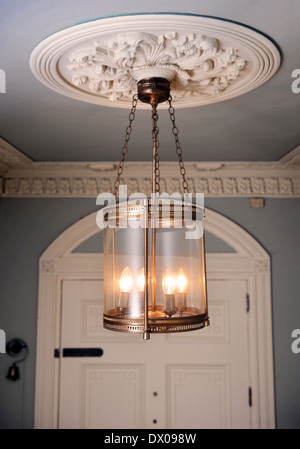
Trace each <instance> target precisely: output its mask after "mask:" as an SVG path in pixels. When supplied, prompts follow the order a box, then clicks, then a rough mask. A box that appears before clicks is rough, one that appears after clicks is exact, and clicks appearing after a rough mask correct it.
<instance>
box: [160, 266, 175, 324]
mask: <svg viewBox="0 0 300 449" xmlns="http://www.w3.org/2000/svg"><path fill="white" fill-rule="evenodd" d="M162 289H163V292H164V294H165V308H164V312H165V313H166V314H167V315H168V316H169V317H171V316H172V315H174V313H176V308H175V290H176V279H175V277H174V276H173V274H172V273H171V271H170V270H169V269H168V268H167V269H166V270H165V271H164V274H163V278H162Z"/></svg>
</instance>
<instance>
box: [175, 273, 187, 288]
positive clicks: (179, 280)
mask: <svg viewBox="0 0 300 449" xmlns="http://www.w3.org/2000/svg"><path fill="white" fill-rule="evenodd" d="M186 287H187V277H186V275H185V274H184V271H183V269H182V268H180V270H179V271H178V273H177V275H176V291H177V292H178V293H186Z"/></svg>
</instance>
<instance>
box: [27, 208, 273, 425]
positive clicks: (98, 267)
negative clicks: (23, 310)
mask: <svg viewBox="0 0 300 449" xmlns="http://www.w3.org/2000/svg"><path fill="white" fill-rule="evenodd" d="M97 213H98V212H93V213H92V214H89V215H88V216H86V217H84V218H82V219H80V220H79V221H78V222H76V223H75V224H73V225H72V226H71V227H69V228H68V229H67V230H66V231H64V232H63V233H62V234H61V235H59V236H58V237H57V238H56V239H55V240H54V242H53V243H52V244H51V245H50V246H49V247H48V248H47V249H46V250H45V252H44V253H43V254H42V256H41V257H40V264H39V300H38V321H37V355H36V388H35V428H38V429H39V428H46V429H55V428H57V424H58V408H59V367H60V359H59V358H55V357H54V351H55V349H57V348H60V325H61V296H62V283H63V281H64V280H66V279H76V280H84V279H99V278H100V279H101V277H103V256H102V255H99V254H79V253H72V251H73V250H74V249H75V248H76V247H77V246H78V245H80V244H81V243H82V242H84V241H85V240H87V239H88V238H90V237H92V236H93V235H95V234H96V233H98V232H99V228H98V227H97V225H96V215H97ZM205 229H206V231H208V232H210V233H212V234H213V235H215V236H216V237H218V238H220V239H221V240H223V241H224V242H226V243H227V244H228V245H230V246H231V247H232V248H233V249H234V250H235V251H236V252H234V253H209V254H207V256H206V259H207V273H208V279H209V280H210V279H218V280H220V279H223V280H230V279H238V280H245V281H246V282H247V287H248V288H247V292H248V295H249V298H250V310H249V313H248V314H247V317H248V330H249V335H248V338H249V366H250V373H249V374H250V379H251V388H252V407H251V426H252V428H263V429H268V428H274V427H275V409H274V407H275V403H274V370H273V342H272V308H271V305H272V304H271V282H270V281H271V278H270V256H269V254H268V253H267V252H266V250H265V249H264V248H263V247H262V246H261V245H260V243H259V242H257V241H256V240H255V239H254V238H253V237H252V236H251V235H250V234H249V233H248V232H247V231H245V230H244V229H243V228H241V227H240V226H238V225H237V224H236V223H234V222H233V221H231V220H229V219H228V218H226V217H224V216H223V215H221V214H219V213H217V212H215V211H212V210H210V209H205ZM245 307H246V298H245Z"/></svg>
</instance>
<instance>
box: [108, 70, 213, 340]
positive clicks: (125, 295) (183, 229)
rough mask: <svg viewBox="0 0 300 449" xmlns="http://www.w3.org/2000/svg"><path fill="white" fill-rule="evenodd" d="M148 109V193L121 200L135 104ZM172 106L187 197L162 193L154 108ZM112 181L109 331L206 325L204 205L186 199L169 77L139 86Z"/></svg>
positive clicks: (178, 149)
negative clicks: (150, 149) (150, 151)
mask: <svg viewBox="0 0 300 449" xmlns="http://www.w3.org/2000/svg"><path fill="white" fill-rule="evenodd" d="M138 100H140V101H143V102H145V103H149V104H150V105H151V106H152V141H153V154H152V156H153V158H152V161H153V170H152V194H151V196H150V197H146V196H145V195H143V194H137V195H134V198H129V199H128V198H125V199H123V200H118V199H117V195H118V193H119V190H120V188H121V186H120V177H121V174H122V171H123V165H124V159H125V155H126V153H127V150H128V147H127V145H128V141H129V139H130V133H131V125H132V121H133V120H134V117H135V110H136V105H137V101H138ZM163 101H169V113H170V117H171V121H172V127H173V128H172V129H173V134H174V138H175V143H176V152H177V156H178V160H179V166H180V173H181V176H182V179H183V182H182V185H183V190H184V196H183V197H181V196H180V195H179V194H178V195H177V196H176V195H175V196H174V195H172V196H171V197H168V195H166V194H164V195H163V194H161V193H160V182H159V177H160V173H159V156H158V127H157V121H158V114H157V105H158V104H159V103H161V102H163ZM129 119H130V123H129V126H128V127H127V129H126V137H125V143H124V146H123V149H122V157H121V161H120V165H119V169H118V177H117V180H116V182H115V190H114V197H115V198H116V200H115V201H112V202H111V203H110V204H108V205H107V206H105V207H104V208H103V209H102V216H103V219H104V223H105V226H104V231H103V232H104V316H103V322H104V327H105V328H106V329H110V330H113V331H119V332H131V333H141V334H143V338H144V339H145V340H147V339H149V338H150V334H152V333H156V334H159V333H169V332H184V331H191V330H196V329H201V328H203V327H204V326H205V325H208V324H209V319H208V309H207V294H206V271H205V249H204V232H203V228H204V227H203V222H204V208H203V204H200V205H199V204H197V202H196V203H195V202H193V201H191V195H190V194H189V191H188V182H187V180H186V177H185V168H184V165H183V160H182V150H181V147H180V143H179V139H178V128H177V127H176V124H175V115H174V108H173V106H172V103H171V97H170V83H169V81H168V80H166V79H161V78H149V79H144V80H141V81H140V82H139V83H138V94H137V95H135V96H134V97H133V104H132V110H131V113H130V115H129Z"/></svg>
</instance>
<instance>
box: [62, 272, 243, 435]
mask: <svg viewBox="0 0 300 449" xmlns="http://www.w3.org/2000/svg"><path fill="white" fill-rule="evenodd" d="M245 297H246V282H245V281H236V280H228V281H217V280H212V281H209V282H208V298H209V315H210V318H211V326H210V327H208V328H206V329H203V330H200V331H193V332H186V333H178V334H169V335H166V334H165V335H152V336H151V339H150V340H149V341H144V340H143V339H142V336H141V335H129V334H124V333H118V332H111V331H108V330H105V329H103V327H102V310H103V281H99V280H98V281H96V280H82V281H74V280H67V281H64V282H63V294H62V328H61V329H62V333H61V348H64V347H68V348H72V347H78V348H84V347H87V348H91V347H98V348H101V349H102V350H103V355H102V357H78V358H69V357H68V358H66V357H62V358H61V359H60V409H59V427H60V428H104V429H118V428H119V429H120V428H149V429H150V428H157V429H158V428H165V429H166V428H173V429H176V428H180V429H183V428H186V429H188V428H190V429H193V428H199V429H201V428H232V427H233V428H248V427H250V409H249V406H248V387H249V366H248V340H247V313H246V306H245Z"/></svg>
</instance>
